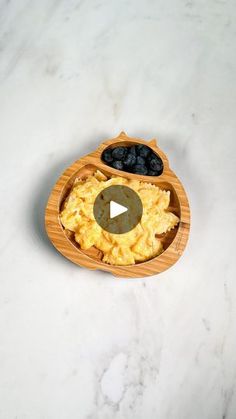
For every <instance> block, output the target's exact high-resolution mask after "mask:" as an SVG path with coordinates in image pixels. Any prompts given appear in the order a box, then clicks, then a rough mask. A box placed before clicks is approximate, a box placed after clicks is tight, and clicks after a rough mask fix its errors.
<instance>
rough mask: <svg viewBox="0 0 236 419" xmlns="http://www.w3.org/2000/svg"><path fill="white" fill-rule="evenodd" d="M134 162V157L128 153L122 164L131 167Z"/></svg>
mask: <svg viewBox="0 0 236 419" xmlns="http://www.w3.org/2000/svg"><path fill="white" fill-rule="evenodd" d="M135 163H136V157H135V156H134V155H133V154H131V153H129V154H127V156H126V157H125V159H124V165H125V166H127V167H132V166H133V165H134V164H135Z"/></svg>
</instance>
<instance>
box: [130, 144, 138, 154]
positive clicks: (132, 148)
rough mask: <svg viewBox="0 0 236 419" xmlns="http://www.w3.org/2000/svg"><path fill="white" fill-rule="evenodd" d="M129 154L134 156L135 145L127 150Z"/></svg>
mask: <svg viewBox="0 0 236 419" xmlns="http://www.w3.org/2000/svg"><path fill="white" fill-rule="evenodd" d="M129 153H131V154H133V155H134V156H136V148H135V145H132V147H130V149H129Z"/></svg>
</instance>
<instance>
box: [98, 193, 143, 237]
mask: <svg viewBox="0 0 236 419" xmlns="http://www.w3.org/2000/svg"><path fill="white" fill-rule="evenodd" d="M93 214H94V218H95V220H96V221H97V223H98V224H99V225H100V227H102V229H104V230H106V231H108V232H109V233H113V234H123V233H127V232H128V231H130V230H133V228H134V227H136V225H137V224H138V223H139V222H140V220H141V218H142V214H143V206H142V202H141V199H140V198H139V196H138V194H137V193H136V192H135V191H134V190H133V189H131V188H129V187H128V186H124V185H114V186H108V188H105V189H103V190H102V191H101V192H100V193H99V194H98V196H97V198H96V199H95V202H94V206H93Z"/></svg>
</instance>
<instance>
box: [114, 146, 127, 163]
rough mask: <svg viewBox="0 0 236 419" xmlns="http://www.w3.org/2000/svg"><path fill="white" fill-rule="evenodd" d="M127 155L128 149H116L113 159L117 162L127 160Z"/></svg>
mask: <svg viewBox="0 0 236 419" xmlns="http://www.w3.org/2000/svg"><path fill="white" fill-rule="evenodd" d="M126 153H127V148H126V147H115V148H113V150H112V157H113V159H115V160H123V159H124V158H125V155H126Z"/></svg>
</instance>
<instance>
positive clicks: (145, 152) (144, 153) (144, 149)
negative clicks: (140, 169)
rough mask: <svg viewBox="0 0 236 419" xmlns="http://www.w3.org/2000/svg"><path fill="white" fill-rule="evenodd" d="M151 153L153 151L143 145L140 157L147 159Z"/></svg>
mask: <svg viewBox="0 0 236 419" xmlns="http://www.w3.org/2000/svg"><path fill="white" fill-rule="evenodd" d="M150 151H151V149H150V148H149V147H148V146H147V145H143V146H142V147H140V149H139V155H140V156H141V157H144V158H145V159H146V157H147V156H148V155H149V154H150Z"/></svg>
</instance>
